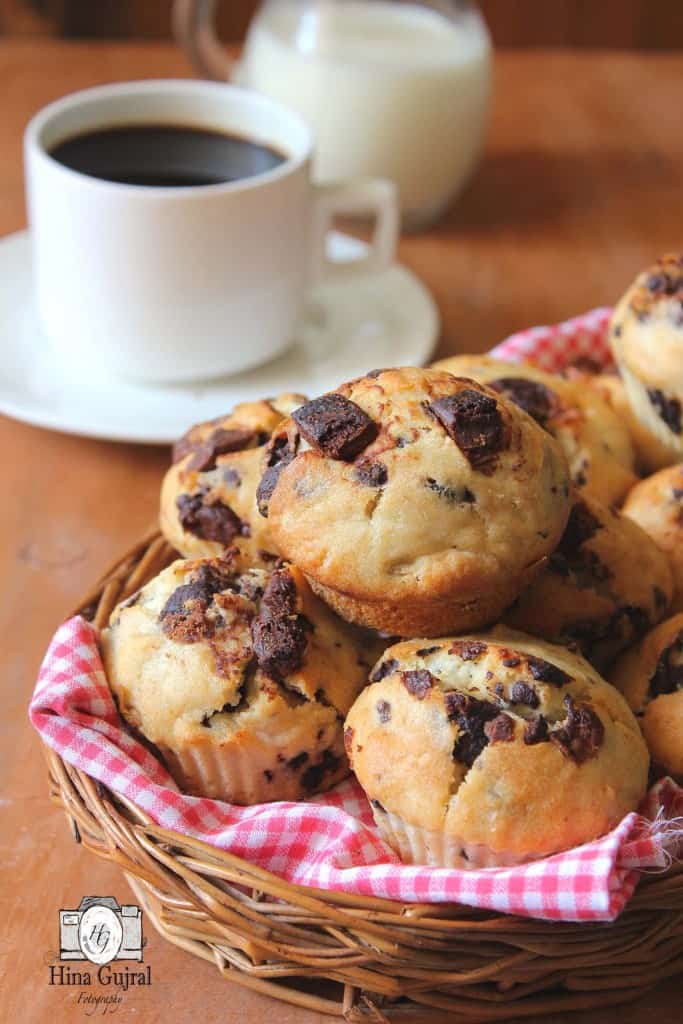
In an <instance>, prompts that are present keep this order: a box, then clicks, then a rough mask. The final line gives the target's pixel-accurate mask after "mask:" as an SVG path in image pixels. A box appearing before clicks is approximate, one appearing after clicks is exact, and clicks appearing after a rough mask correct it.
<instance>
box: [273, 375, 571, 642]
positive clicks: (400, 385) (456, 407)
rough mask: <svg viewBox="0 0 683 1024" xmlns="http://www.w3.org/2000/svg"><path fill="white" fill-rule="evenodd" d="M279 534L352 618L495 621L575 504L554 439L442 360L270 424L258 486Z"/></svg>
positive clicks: (384, 623)
mask: <svg viewBox="0 0 683 1024" xmlns="http://www.w3.org/2000/svg"><path fill="white" fill-rule="evenodd" d="M258 500H259V508H260V510H261V512H262V514H263V515H264V516H267V522H268V524H269V527H270V531H271V536H272V537H273V539H274V544H275V546H276V547H277V549H278V550H279V551H281V552H282V554H283V556H284V557H286V558H287V559H288V560H289V561H291V562H293V563H294V564H295V565H298V566H299V567H300V568H301V569H302V570H303V572H304V573H305V574H306V576H307V578H308V580H309V582H310V583H311V585H312V587H313V588H314V590H316V592H317V593H318V594H319V595H320V596H322V597H323V598H324V599H325V600H326V601H327V602H328V603H329V604H330V605H331V606H332V607H333V608H334V609H335V611H337V612H338V613H339V614H340V615H342V616H343V617H344V618H346V619H348V620H349V621H352V622H356V623H359V624H362V625H366V626H371V627H373V628H376V629H380V630H384V631H385V632H387V633H389V634H394V635H396V634H398V635H403V636H405V635H412V634H415V633H419V634H423V635H439V634H440V633H444V632H446V631H448V630H449V629H450V630H452V629H456V628H469V627H471V626H474V625H480V624H482V623H486V622H490V621H492V620H494V619H495V618H496V616H498V615H499V614H500V612H501V610H502V609H503V608H504V607H505V605H506V604H508V603H509V602H510V601H512V600H513V598H514V597H515V595H516V594H517V593H519V591H520V590H521V588H522V587H523V586H524V585H525V584H526V583H527V582H528V581H529V579H530V578H531V577H532V576H533V575H534V573H535V572H536V571H537V570H538V567H539V565H540V563H541V561H542V560H543V558H545V557H546V556H547V555H548V554H549V553H550V552H551V551H552V550H553V548H554V547H555V545H556V544H557V542H558V540H559V538H560V536H561V533H562V530H563V528H564V525H565V521H566V516H567V513H568V510H569V504H570V498H569V479H568V474H567V469H566V463H565V460H564V458H563V456H562V453H561V451H560V450H559V448H558V446H557V444H556V442H555V441H554V440H553V438H552V437H551V436H550V435H549V434H548V433H547V432H546V431H544V430H543V429H541V427H539V426H538V424H537V423H535V422H534V420H533V419H531V417H529V416H528V415H527V414H526V413H525V412H523V411H522V410H521V409H519V408H518V407H517V406H516V405H514V404H513V403H511V402H509V401H508V400H507V399H505V398H504V397H502V396H501V395H500V394H498V393H496V392H494V391H492V390H490V389H489V388H486V387H484V386H482V385H479V384H476V383H475V382H474V381H470V380H462V379H457V378H455V377H453V376H452V375H450V374H447V373H439V372H437V371H433V370H419V369H413V368H404V369H395V370H383V371H378V372H377V373H376V374H374V375H373V376H366V377H362V378H360V379H358V380H355V381H351V382H350V383H348V384H344V385H342V387H340V388H339V389H338V390H337V391H336V392H333V393H332V394H330V395H324V396H323V397H322V398H319V399H315V400H314V401H313V402H309V403H307V404H306V405H304V406H302V407H301V408H300V409H298V410H296V412H295V413H294V414H293V415H292V417H291V418H289V419H287V420H285V421H284V422H283V423H282V424H281V425H280V426H279V427H278V428H277V429H276V431H275V432H274V434H273V438H272V440H271V442H270V444H269V446H268V449H267V454H266V458H265V470H264V474H263V477H262V479H261V483H260V485H259V488H258Z"/></svg>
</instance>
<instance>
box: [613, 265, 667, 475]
mask: <svg viewBox="0 0 683 1024" xmlns="http://www.w3.org/2000/svg"><path fill="white" fill-rule="evenodd" d="M610 342H611V345H612V351H613V353H614V358H615V360H616V362H617V365H618V366H619V369H620V371H621V375H622V377H623V380H624V386H625V387H626V391H627V394H628V397H629V400H630V402H631V405H632V407H633V411H634V413H635V414H636V416H637V417H638V419H639V420H641V422H642V423H643V424H644V425H645V426H646V427H647V428H648V430H650V431H651V432H652V433H653V434H654V435H655V436H656V437H657V438H658V439H659V441H660V442H661V443H662V444H663V445H664V446H665V447H666V448H667V450H668V451H669V452H670V453H671V456H672V458H676V459H680V458H681V457H683V255H681V254H680V253H676V254H670V255H667V256H663V257H662V258H661V259H660V260H658V261H657V262H656V263H655V264H654V265H653V266H652V267H649V268H648V269H647V270H644V271H643V273H642V274H639V275H638V277H637V278H636V280H635V281H634V283H633V284H632V285H631V287H630V288H629V289H628V291H627V292H626V294H625V295H624V296H623V298H622V299H621V300H620V302H619V304H618V305H617V307H616V309H615V310H614V314H613V316H612V321H611V324H610Z"/></svg>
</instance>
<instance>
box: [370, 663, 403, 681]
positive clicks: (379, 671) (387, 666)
mask: <svg viewBox="0 0 683 1024" xmlns="http://www.w3.org/2000/svg"><path fill="white" fill-rule="evenodd" d="M397 668H398V662H397V660H396V658H387V660H386V661H380V663H379V665H378V666H377V668H376V669H375V671H374V672H373V673H372V675H371V676H370V682H371V683H379V681H380V680H381V679H384V677H385V676H390V675H391V673H392V672H395V671H396V669H397Z"/></svg>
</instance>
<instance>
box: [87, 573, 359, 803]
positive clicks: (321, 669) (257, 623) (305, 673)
mask: <svg viewBox="0 0 683 1024" xmlns="http://www.w3.org/2000/svg"><path fill="white" fill-rule="evenodd" d="M102 654H103V658H104V665H105V670H106V674H107V678H108V680H109V685H110V686H111V689H112V691H113V693H114V696H115V698H116V701H117V704H118V707H119V710H120V712H121V714H122V716H123V717H124V719H125V720H126V721H127V722H128V723H129V724H130V725H131V726H132V727H133V728H134V729H135V730H137V731H138V732H140V733H141V734H142V735H143V736H144V737H145V738H146V739H147V740H149V741H150V742H151V743H153V744H155V746H156V747H157V748H158V750H159V751H160V753H161V755H162V756H163V758H164V760H165V762H166V764H167V766H168V768H169V771H170V772H171V773H172V775H173V776H174V777H175V779H176V781H177V782H178V785H179V786H180V787H181V789H183V790H185V791H186V792H189V793H194V794H197V795H201V796H208V797H216V798H219V799H222V800H227V801H229V802H231V803H236V804H254V803H261V802H264V801H269V800H297V799H300V798H302V797H306V796H310V795H311V794H312V793H319V792H321V791H323V790H326V789H329V788H330V786H333V785H334V784H335V783H336V782H338V781H339V780H340V779H342V778H344V776H345V775H346V774H347V773H348V764H347V761H346V756H345V754H344V745H343V739H342V722H343V719H344V715H345V714H346V712H347V711H348V709H349V707H350V705H351V703H352V701H353V700H354V698H355V697H356V695H357V694H358V692H359V691H360V689H361V687H362V686H363V685H364V683H365V682H366V680H367V675H368V671H369V666H368V664H367V662H366V660H365V656H364V652H363V649H362V647H361V645H360V643H359V640H358V638H357V637H356V636H355V634H354V633H353V631H352V629H351V628H350V627H348V626H347V625H346V624H345V623H343V622H340V621H339V620H338V619H336V618H335V616H334V615H333V614H332V613H331V612H330V610H329V609H328V608H327V607H326V606H325V605H324V604H323V603H322V602H321V601H319V600H318V599H317V598H316V597H315V596H314V595H313V594H312V593H311V591H310V589H309V587H308V586H307V584H306V581H305V579H304V578H303V576H302V574H301V573H300V572H299V571H298V570H297V569H295V568H293V567H286V566H282V567H280V568H277V569H275V570H271V571H269V570H265V569H244V568H240V567H238V566H237V565H236V564H235V562H234V561H230V560H224V559H200V560H197V561H177V562H174V563H173V565H171V566H170V567H169V568H168V569H165V570H164V571H163V572H162V573H160V574H159V575H158V576H157V577H156V578H155V579H153V580H152V581H151V582H150V583H148V584H147V586H145V587H143V589H142V590H141V591H139V593H138V594H136V595H135V597H133V598H132V599H130V600H128V601H126V602H124V603H123V604H122V605H119V607H118V608H116V609H115V610H114V612H113V614H112V616H111V621H110V624H109V627H108V628H107V629H105V630H104V631H103V633H102Z"/></svg>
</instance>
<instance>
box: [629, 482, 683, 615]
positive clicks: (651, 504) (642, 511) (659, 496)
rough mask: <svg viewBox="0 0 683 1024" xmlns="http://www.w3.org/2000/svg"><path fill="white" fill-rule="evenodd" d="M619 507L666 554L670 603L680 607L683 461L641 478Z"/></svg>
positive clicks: (682, 593)
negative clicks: (671, 586) (670, 579)
mask: <svg viewBox="0 0 683 1024" xmlns="http://www.w3.org/2000/svg"><path fill="white" fill-rule="evenodd" d="M622 511H623V513H624V515H625V516H628V517H629V518H630V519H632V520H633V521H634V522H635V523H637V524H638V526H640V527H641V528H642V529H643V530H645V532H646V533H647V534H649V536H650V537H651V538H652V540H653V541H654V542H655V543H656V544H657V546H658V547H660V548H661V550H662V551H663V552H665V554H666V555H667V557H668V559H669V563H670V565H671V569H672V571H673V577H674V607H675V608H676V610H683V465H680V464H679V465H676V466H669V467H668V469H661V470H660V471H659V472H658V473H654V474H653V476H649V477H647V478H646V479H645V480H641V482H640V483H638V484H636V486H635V487H634V488H633V490H631V491H630V492H629V494H628V497H627V498H626V501H625V502H624V507H623V510H622Z"/></svg>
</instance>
